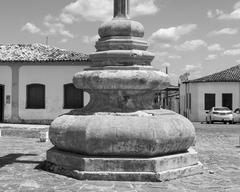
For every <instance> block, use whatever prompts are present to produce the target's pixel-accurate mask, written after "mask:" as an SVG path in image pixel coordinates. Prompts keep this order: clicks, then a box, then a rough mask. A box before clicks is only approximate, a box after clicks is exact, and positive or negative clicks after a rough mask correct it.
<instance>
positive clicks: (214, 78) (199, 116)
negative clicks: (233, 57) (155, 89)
mask: <svg viewBox="0 0 240 192" xmlns="http://www.w3.org/2000/svg"><path fill="white" fill-rule="evenodd" d="M218 106H223V107H229V108H230V109H232V110H235V109H236V108H239V107H240V65H237V66H234V67H232V68H230V69H226V70H224V71H221V72H218V73H214V74H212V75H208V76H205V77H202V78H199V79H195V80H190V81H185V82H183V83H181V84H180V113H181V114H182V115H184V116H186V117H187V118H189V119H190V120H191V121H200V122H203V121H205V120H206V112H207V111H209V109H210V108H211V107H218Z"/></svg>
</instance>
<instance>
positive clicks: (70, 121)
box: [49, 110, 195, 157]
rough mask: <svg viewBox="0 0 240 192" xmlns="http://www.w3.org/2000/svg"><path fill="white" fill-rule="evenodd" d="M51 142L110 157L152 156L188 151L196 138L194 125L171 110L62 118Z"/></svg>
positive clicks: (52, 131)
mask: <svg viewBox="0 0 240 192" xmlns="http://www.w3.org/2000/svg"><path fill="white" fill-rule="evenodd" d="M49 137H50V140H51V142H52V143H53V144H54V145H55V146H56V147H57V148H58V149H61V150H65V151H70V152H75V153H80V154H88V155H100V156H102V155H107V156H129V157H130V156H131V157H139V156H142V157H150V156H159V155H166V154H171V153H179V152H185V151H187V149H188V148H189V147H190V146H191V145H192V143H193V142H194V139H195V130H194V127H193V125H192V124H191V122H190V121H189V120H188V119H186V118H185V117H182V116H181V115H179V114H176V113H174V112H171V111H166V110H156V111H154V110H150V111H142V112H137V113H130V114H129V113H96V114H92V115H63V116H61V117H58V118H57V119H55V120H54V121H53V123H52V124H51V127H50V131H49Z"/></svg>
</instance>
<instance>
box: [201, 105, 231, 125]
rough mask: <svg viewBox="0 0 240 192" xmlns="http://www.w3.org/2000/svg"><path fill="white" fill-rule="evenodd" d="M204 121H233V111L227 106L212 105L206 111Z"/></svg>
mask: <svg viewBox="0 0 240 192" xmlns="http://www.w3.org/2000/svg"><path fill="white" fill-rule="evenodd" d="M206 113H207V116H206V122H207V123H214V122H224V123H227V122H228V123H233V112H232V111H231V110H230V109H229V108H228V107H212V108H211V109H210V110H209V112H206Z"/></svg>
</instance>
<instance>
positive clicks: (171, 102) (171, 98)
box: [154, 85, 180, 113]
mask: <svg viewBox="0 0 240 192" xmlns="http://www.w3.org/2000/svg"><path fill="white" fill-rule="evenodd" d="M154 103H155V108H159V107H161V108H163V109H169V110H172V111H175V112H176V113H180V111H179V87H178V86H174V85H169V86H168V87H167V88H166V89H163V90H161V91H159V92H157V93H156V94H155V99H154Z"/></svg>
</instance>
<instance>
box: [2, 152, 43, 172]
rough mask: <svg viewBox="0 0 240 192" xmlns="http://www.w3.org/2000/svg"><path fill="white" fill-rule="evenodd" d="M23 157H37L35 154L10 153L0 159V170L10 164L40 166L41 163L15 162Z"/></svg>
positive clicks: (29, 161)
mask: <svg viewBox="0 0 240 192" xmlns="http://www.w3.org/2000/svg"><path fill="white" fill-rule="evenodd" d="M23 156H38V155H37V154H24V153H12V154H8V155H5V156H3V157H0V168H2V167H4V166H5V165H8V164H12V163H25V164H40V163H42V162H41V161H31V160H17V159H18V158H20V157H23Z"/></svg>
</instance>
